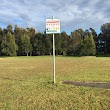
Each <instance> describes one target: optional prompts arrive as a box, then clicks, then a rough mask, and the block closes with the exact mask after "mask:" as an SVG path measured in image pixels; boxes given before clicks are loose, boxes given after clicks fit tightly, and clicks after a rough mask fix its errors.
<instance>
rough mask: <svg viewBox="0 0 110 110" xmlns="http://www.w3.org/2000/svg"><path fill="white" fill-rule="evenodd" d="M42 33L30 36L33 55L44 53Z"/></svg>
mask: <svg viewBox="0 0 110 110" xmlns="http://www.w3.org/2000/svg"><path fill="white" fill-rule="evenodd" d="M44 39H45V38H44V36H43V34H42V33H37V34H36V35H35V36H34V37H33V38H32V42H33V43H32V47H33V52H32V53H33V55H45V40H44Z"/></svg>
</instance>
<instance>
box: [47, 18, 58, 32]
mask: <svg viewBox="0 0 110 110" xmlns="http://www.w3.org/2000/svg"><path fill="white" fill-rule="evenodd" d="M56 33H60V19H46V34H56Z"/></svg>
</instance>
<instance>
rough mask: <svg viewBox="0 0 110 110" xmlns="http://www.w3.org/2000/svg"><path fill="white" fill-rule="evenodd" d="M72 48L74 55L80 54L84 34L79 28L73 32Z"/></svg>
mask: <svg viewBox="0 0 110 110" xmlns="http://www.w3.org/2000/svg"><path fill="white" fill-rule="evenodd" d="M71 37H72V38H71V50H73V55H79V54H80V52H81V48H82V45H83V44H82V43H83V36H82V33H80V31H79V30H75V31H74V32H72V33H71Z"/></svg>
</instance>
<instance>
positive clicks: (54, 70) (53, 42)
mask: <svg viewBox="0 0 110 110" xmlns="http://www.w3.org/2000/svg"><path fill="white" fill-rule="evenodd" d="M52 19H54V16H52ZM53 82H54V84H55V37H54V34H53Z"/></svg>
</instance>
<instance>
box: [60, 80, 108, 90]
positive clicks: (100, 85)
mask: <svg viewBox="0 0 110 110" xmlns="http://www.w3.org/2000/svg"><path fill="white" fill-rule="evenodd" d="M62 84H71V85H75V86H85V87H96V88H104V89H110V83H107V82H74V81H63V82H62Z"/></svg>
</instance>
